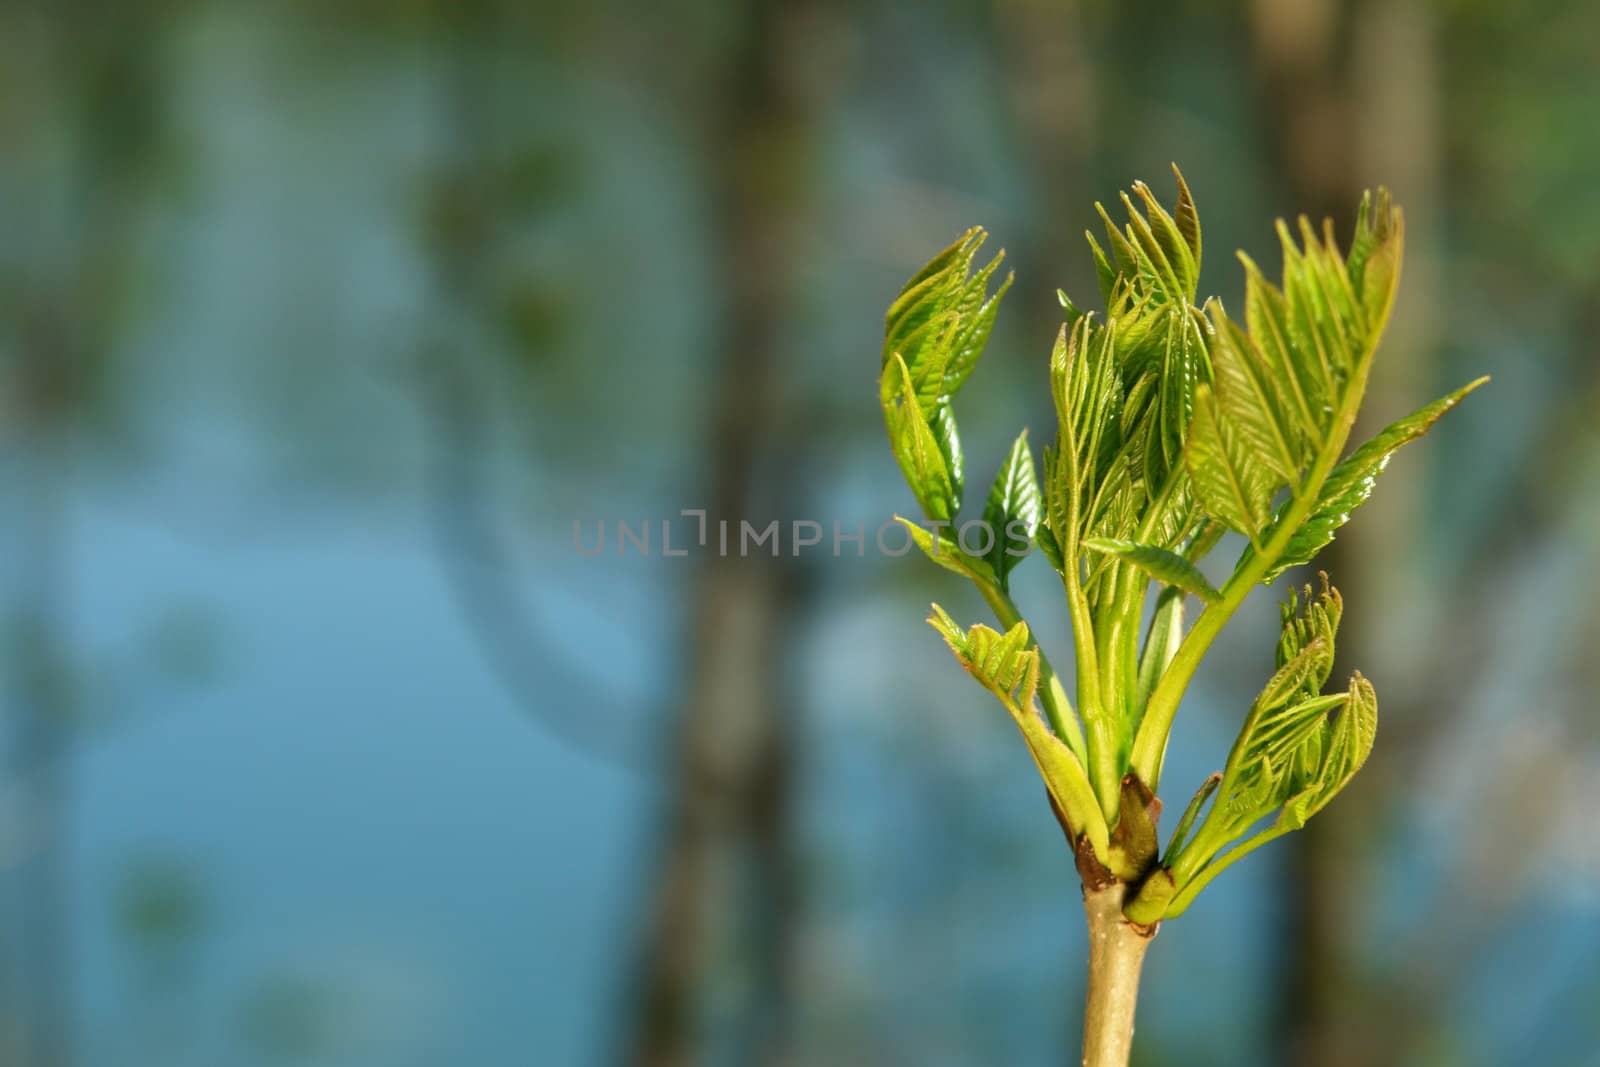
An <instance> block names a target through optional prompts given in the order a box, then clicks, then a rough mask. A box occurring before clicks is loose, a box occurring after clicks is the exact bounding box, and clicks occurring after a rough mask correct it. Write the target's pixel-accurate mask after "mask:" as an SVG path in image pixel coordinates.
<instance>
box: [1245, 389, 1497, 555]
mask: <svg viewBox="0 0 1600 1067" xmlns="http://www.w3.org/2000/svg"><path fill="white" fill-rule="evenodd" d="M1488 380H1489V379H1488V378H1486V377H1485V378H1479V379H1478V380H1477V381H1474V382H1471V383H1469V384H1467V385H1464V386H1462V387H1461V388H1460V389H1457V390H1456V391H1455V392H1453V393H1451V394H1450V395H1449V396H1446V397H1442V398H1440V399H1439V400H1435V401H1434V402H1433V403H1431V404H1429V405H1427V406H1426V407H1423V408H1419V409H1418V410H1416V411H1414V412H1412V413H1411V414H1410V415H1407V416H1406V417H1405V418H1403V419H1399V420H1396V421H1395V422H1392V423H1390V424H1389V425H1388V426H1386V427H1384V428H1383V429H1382V430H1380V431H1378V433H1377V434H1376V435H1374V436H1373V437H1372V439H1371V440H1369V441H1367V442H1366V443H1365V444H1363V445H1361V447H1359V448H1357V449H1356V450H1355V451H1354V452H1352V453H1350V455H1349V456H1348V457H1346V458H1345V460H1344V461H1343V462H1342V463H1340V464H1339V465H1338V466H1337V467H1335V468H1334V469H1333V472H1332V473H1331V474H1329V475H1328V479H1327V481H1325V482H1324V483H1323V485H1322V492H1321V493H1320V494H1318V497H1317V506H1316V507H1315V508H1313V509H1312V511H1311V514H1310V515H1309V516H1307V518H1306V520H1305V522H1304V523H1302V524H1301V525H1300V527H1299V529H1297V530H1296V531H1295V532H1294V534H1293V535H1292V536H1291V537H1290V538H1289V544H1288V547H1287V548H1286V549H1285V550H1284V553H1283V556H1282V558H1280V559H1279V560H1278V562H1277V563H1276V564H1274V565H1273V567H1272V569H1271V570H1269V571H1268V572H1267V575H1266V576H1265V577H1264V578H1263V579H1262V581H1264V582H1269V583H1270V582H1271V581H1273V580H1274V579H1275V578H1277V577H1278V575H1280V574H1282V573H1283V572H1284V571H1285V570H1287V569H1289V568H1290V567H1296V566H1300V565H1301V564H1304V563H1309V562H1310V561H1311V560H1312V559H1313V558H1315V556H1316V555H1317V553H1318V552H1321V551H1322V550H1323V549H1324V548H1326V547H1327V546H1328V544H1329V542H1331V541H1332V540H1333V537H1334V534H1336V533H1337V532H1338V530H1339V527H1341V526H1343V525H1344V524H1345V523H1347V522H1349V521H1350V516H1351V515H1352V514H1353V513H1354V512H1355V510H1356V508H1358V507H1360V506H1361V505H1362V504H1365V503H1366V502H1367V499H1368V498H1369V497H1371V496H1372V489H1373V486H1374V485H1376V484H1377V481H1378V475H1380V474H1382V473H1383V470H1384V468H1385V467H1387V466H1388V465H1389V460H1390V459H1391V458H1393V456H1394V454H1395V453H1396V452H1398V451H1399V450H1400V449H1401V448H1402V447H1404V446H1405V445H1406V444H1408V443H1410V442H1412V441H1415V440H1416V439H1417V438H1419V437H1421V436H1422V435H1423V434H1425V433H1427V432H1428V430H1429V429H1430V428H1431V427H1432V426H1433V424H1434V423H1436V422H1438V421H1439V419H1440V418H1442V417H1443V416H1444V413H1445V412H1447V411H1449V410H1450V409H1451V408H1453V407H1455V406H1456V405H1457V404H1459V403H1461V401H1462V399H1463V398H1465V397H1466V395H1467V394H1468V393H1470V392H1472V391H1473V390H1474V389H1476V388H1478V387H1479V386H1480V385H1482V384H1483V383H1485V382H1487V381H1488Z"/></svg>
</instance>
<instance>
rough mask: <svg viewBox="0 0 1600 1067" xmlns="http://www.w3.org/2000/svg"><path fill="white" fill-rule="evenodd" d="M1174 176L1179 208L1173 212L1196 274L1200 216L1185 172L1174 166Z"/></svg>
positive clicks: (1198, 265) (1197, 268)
mask: <svg viewBox="0 0 1600 1067" xmlns="http://www.w3.org/2000/svg"><path fill="white" fill-rule="evenodd" d="M1172 176H1173V177H1174V178H1176V179H1177V180H1178V206H1177V208H1176V210H1174V211H1173V213H1172V214H1173V218H1174V221H1176V223H1177V225H1178V232H1179V233H1181V234H1183V239H1184V240H1185V241H1187V242H1188V243H1189V251H1190V253H1191V254H1192V255H1193V257H1194V266H1195V273H1196V274H1198V273H1199V271H1200V215H1199V213H1198V212H1196V211H1195V207H1194V195H1193V194H1191V193H1190V192H1189V184H1188V183H1187V182H1185V181H1184V180H1183V172H1182V171H1180V170H1179V169H1178V165H1177V164H1176V163H1174V164H1173V165H1172Z"/></svg>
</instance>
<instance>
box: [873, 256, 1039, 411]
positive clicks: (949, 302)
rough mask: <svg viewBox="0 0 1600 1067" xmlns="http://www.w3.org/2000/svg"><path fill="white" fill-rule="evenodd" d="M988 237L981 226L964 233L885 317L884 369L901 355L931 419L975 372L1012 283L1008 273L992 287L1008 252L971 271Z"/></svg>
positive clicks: (912, 282)
mask: <svg viewBox="0 0 1600 1067" xmlns="http://www.w3.org/2000/svg"><path fill="white" fill-rule="evenodd" d="M987 238H988V234H986V233H984V231H983V230H982V229H981V228H979V227H974V228H973V229H970V230H968V231H967V232H966V233H964V234H963V235H962V236H961V238H960V239H959V240H957V241H956V243H955V244H953V245H951V246H950V247H949V248H946V249H945V250H944V251H943V252H941V253H939V254H938V255H937V256H935V257H934V258H933V259H932V260H931V261H930V262H929V263H928V264H927V266H925V267H923V268H922V270H921V271H919V272H918V273H917V275H916V276H915V277H913V278H912V279H911V280H910V281H909V282H907V283H906V286H905V288H904V289H902V290H901V291H900V296H899V297H898V298H897V299H896V300H895V302H894V303H893V304H892V305H890V307H889V311H888V314H887V315H885V316H884V337H883V368H884V370H885V371H887V370H888V368H889V365H890V363H892V362H893V359H894V357H895V356H897V355H898V356H899V357H900V358H901V359H902V360H903V361H904V362H905V365H906V369H907V371H908V372H909V377H910V378H911V382H912V387H913V389H914V391H915V392H916V395H917V399H918V402H919V404H920V405H921V407H922V414H923V417H924V418H927V419H930V420H931V419H932V417H933V413H934V409H935V408H936V407H938V406H939V405H940V404H941V403H942V402H944V401H947V400H949V398H950V397H951V396H953V395H955V393H956V391H957V390H958V389H960V388H961V385H962V383H963V382H965V381H966V379H967V376H968V375H969V374H971V373H972V369H973V367H974V366H975V365H976V364H977V362H978V357H979V356H981V355H982V354H983V349H984V346H985V345H987V344H988V341H989V332H990V330H991V329H992V328H993V326H994V320H995V315H996V314H997V313H998V311H999V308H1000V299H1001V297H1003V296H1004V295H1005V292H1006V290H1007V289H1008V288H1009V287H1010V285H1011V277H1010V276H1009V275H1008V276H1007V277H1006V279H1005V280H1004V281H1003V282H1001V283H1000V287H999V288H998V289H997V290H995V292H994V293H993V294H990V293H989V291H988V289H989V282H990V280H991V278H992V277H993V275H994V273H995V270H996V269H997V268H998V267H999V265H1000V263H1001V261H1002V260H1003V259H1004V257H1005V253H1004V252H1001V253H999V254H998V255H996V256H995V257H994V259H992V260H990V261H989V263H988V264H987V265H986V266H984V267H982V268H980V269H979V270H977V271H976V272H974V271H973V269H972V267H973V261H974V259H975V257H976V256H977V253H978V249H979V248H980V247H982V245H983V242H984V241H985V240H986V239H987Z"/></svg>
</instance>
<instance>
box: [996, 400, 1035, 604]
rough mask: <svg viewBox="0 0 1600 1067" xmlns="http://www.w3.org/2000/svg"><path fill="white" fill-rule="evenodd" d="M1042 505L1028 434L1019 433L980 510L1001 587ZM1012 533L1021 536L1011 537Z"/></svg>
mask: <svg viewBox="0 0 1600 1067" xmlns="http://www.w3.org/2000/svg"><path fill="white" fill-rule="evenodd" d="M1042 508H1043V503H1042V499H1041V495H1040V491H1039V478H1038V475H1037V474H1035V473H1034V469H1033V452H1032V451H1031V450H1029V448H1028V431H1027V430H1023V431H1022V433H1020V434H1018V435H1017V439H1016V440H1015V441H1013V442H1012V444H1011V451H1010V452H1008V453H1007V454H1006V459H1005V462H1004V463H1002V464H1001V465H1000V473H999V474H998V475H996V477H995V480H994V484H993V485H992V486H991V487H990V488H989V499H988V502H987V503H986V504H985V506H984V509H983V521H984V522H985V524H987V526H988V528H989V532H990V534H991V536H992V537H993V538H994V545H993V546H992V547H991V548H990V550H989V566H990V567H991V568H992V569H993V570H994V572H995V574H996V575H997V576H998V577H999V579H1000V586H1001V588H1005V586H1006V584H1007V582H1006V580H1007V577H1008V576H1009V575H1010V574H1011V568H1013V567H1015V566H1016V565H1017V564H1018V563H1020V562H1021V561H1022V556H1023V555H1025V554H1026V553H1027V550H1028V546H1029V545H1030V544H1031V543H1032V540H1033V536H1034V531H1035V530H1037V529H1038V526H1039V516H1040V512H1041V510H1042ZM1013 533H1021V534H1022V536H1021V537H1014V536H1013Z"/></svg>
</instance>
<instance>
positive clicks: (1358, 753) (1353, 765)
mask: <svg viewBox="0 0 1600 1067" xmlns="http://www.w3.org/2000/svg"><path fill="white" fill-rule="evenodd" d="M1322 699H1324V700H1332V699H1335V698H1332V697H1324V698H1322ZM1338 699H1339V700H1340V701H1341V703H1340V704H1339V705H1337V707H1338V711H1337V713H1336V714H1335V715H1334V717H1333V719H1332V720H1331V722H1324V724H1323V729H1322V730H1321V731H1320V732H1319V733H1318V734H1317V735H1316V737H1315V739H1314V741H1315V743H1314V745H1308V746H1307V749H1308V751H1309V752H1311V753H1313V754H1315V755H1316V757H1317V758H1316V760H1315V770H1314V771H1313V772H1311V774H1309V775H1308V776H1307V777H1308V778H1309V782H1308V783H1307V784H1306V785H1305V786H1304V788H1302V789H1300V790H1299V791H1298V792H1296V793H1295V794H1294V795H1293V796H1292V797H1290V798H1289V799H1288V800H1287V801H1286V802H1285V803H1284V806H1283V810H1282V811H1281V812H1280V813H1279V814H1278V825H1279V826H1281V827H1284V828H1286V829H1290V830H1298V829H1299V828H1300V827H1302V826H1304V825H1305V824H1306V820H1307V819H1309V818H1311V816H1313V815H1315V814H1316V813H1317V812H1319V811H1321V810H1322V809H1323V808H1325V807H1327V805H1328V802H1329V801H1331V800H1332V799H1333V798H1334V796H1335V795H1336V794H1338V792H1339V791H1340V790H1342V789H1343V788H1344V787H1345V786H1346V785H1348V784H1349V783H1350V779H1352V778H1354V777H1355V776H1356V772H1357V771H1359V770H1360V769H1361V768H1362V767H1363V766H1364V765H1365V764H1366V762H1367V756H1369V755H1370V754H1371V753H1372V744H1373V742H1374V741H1375V740H1376V739H1377V736H1378V696H1377V693H1376V692H1374V690H1373V688H1372V683H1371V682H1369V681H1367V680H1366V679H1365V678H1363V677H1362V676H1361V672H1360V671H1357V672H1355V673H1354V674H1352V675H1351V676H1350V689H1349V691H1348V692H1346V693H1343V694H1340V695H1339V697H1338Z"/></svg>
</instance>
